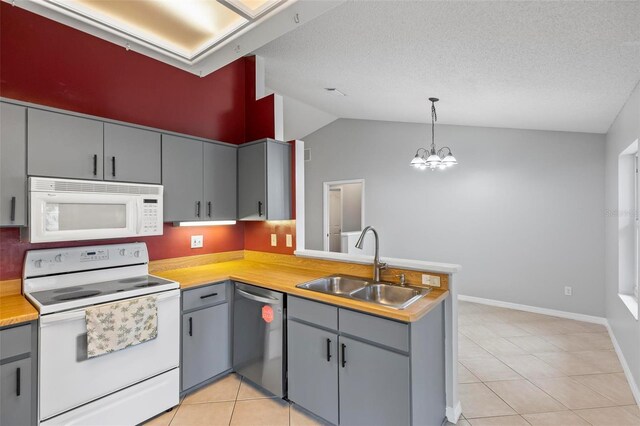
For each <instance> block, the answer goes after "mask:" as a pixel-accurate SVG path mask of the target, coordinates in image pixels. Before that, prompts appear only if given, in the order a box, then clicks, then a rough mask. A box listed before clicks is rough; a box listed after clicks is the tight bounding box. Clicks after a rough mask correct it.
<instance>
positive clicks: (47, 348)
mask: <svg viewBox="0 0 640 426" xmlns="http://www.w3.org/2000/svg"><path fill="white" fill-rule="evenodd" d="M156 296H157V306H158V337H156V338H155V339H154V340H150V341H148V342H144V343H141V344H139V345H136V346H132V347H129V348H126V349H123V350H120V351H116V352H112V353H109V354H106V355H102V356H98V357H95V358H91V359H88V358H87V336H86V331H87V330H86V324H85V311H84V309H79V310H73V311H67V312H61V313H57V314H51V315H44V316H42V317H41V318H40V357H39V358H40V369H39V372H38V373H39V376H40V398H39V401H40V420H41V421H43V420H46V419H48V418H50V417H52V416H55V415H57V414H60V413H63V412H65V411H68V410H71V409H72V408H75V407H78V406H80V405H82V404H85V403H88V402H91V401H94V400H96V399H98V398H101V397H104V396H106V395H109V394H111V393H113V392H116V391H118V390H120V389H123V388H125V387H128V386H131V385H133V384H135V383H138V382H141V381H143V380H145V379H149V378H151V377H154V376H156V375H158V374H160V373H163V372H166V371H169V370H171V369H174V368H177V367H178V365H179V361H180V290H170V291H167V292H163V293H158V294H156ZM175 391H176V394H177V393H179V391H180V390H179V388H177V387H176V390H175Z"/></svg>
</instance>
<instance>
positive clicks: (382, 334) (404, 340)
mask: <svg viewBox="0 0 640 426" xmlns="http://www.w3.org/2000/svg"><path fill="white" fill-rule="evenodd" d="M340 333H346V334H349V335H351V336H354V337H359V338H361V339H364V340H368V341H371V342H374V343H378V344H380V345H384V346H389V347H391V348H394V349H398V350H401V351H405V352H409V325H408V324H405V323H402V322H397V321H392V320H388V319H384V318H380V317H376V316H373V315H367V314H362V313H359V312H354V311H350V310H348V309H342V308H340Z"/></svg>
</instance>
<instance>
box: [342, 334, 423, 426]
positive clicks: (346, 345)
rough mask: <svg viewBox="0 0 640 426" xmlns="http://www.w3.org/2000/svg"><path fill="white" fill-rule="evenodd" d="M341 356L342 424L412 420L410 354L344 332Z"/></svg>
mask: <svg viewBox="0 0 640 426" xmlns="http://www.w3.org/2000/svg"><path fill="white" fill-rule="evenodd" d="M340 357H341V359H340V424H342V425H349V426H351V425H366V426H368V425H373V424H375V425H389V426H392V425H408V424H410V423H411V407H410V401H411V398H410V394H409V389H410V388H409V384H410V381H409V357H408V356H406V355H401V354H398V353H395V352H392V351H390V350H387V349H382V348H379V347H377V346H374V345H370V344H367V343H364V342H360V341H358V340H354V339H350V338H348V337H344V336H340ZM374 366H375V367H374Z"/></svg>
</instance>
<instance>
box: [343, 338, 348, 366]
mask: <svg viewBox="0 0 640 426" xmlns="http://www.w3.org/2000/svg"><path fill="white" fill-rule="evenodd" d="M346 353H347V345H345V344H344V343H343V344H342V368H344V366H345V365H347V358H346V357H345V355H346Z"/></svg>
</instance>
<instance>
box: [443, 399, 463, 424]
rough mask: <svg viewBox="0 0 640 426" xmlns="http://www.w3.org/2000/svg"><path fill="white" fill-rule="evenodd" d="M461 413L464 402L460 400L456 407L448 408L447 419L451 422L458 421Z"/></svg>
mask: <svg viewBox="0 0 640 426" xmlns="http://www.w3.org/2000/svg"><path fill="white" fill-rule="evenodd" d="M461 414H462V403H460V401H458V403H457V404H456V406H455V407H447V409H446V416H447V421H449V422H450V423H458V419H459V418H460V415H461Z"/></svg>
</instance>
